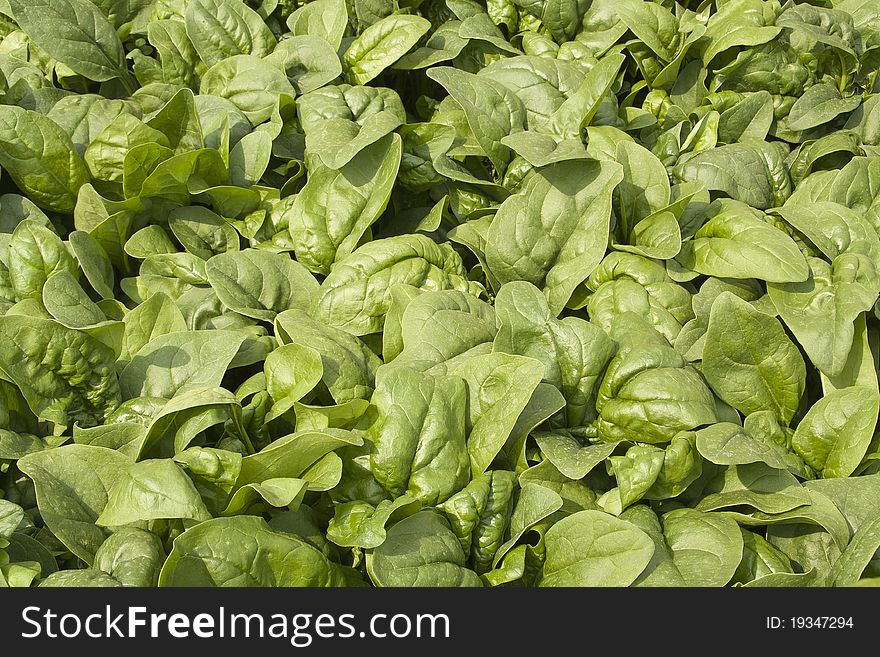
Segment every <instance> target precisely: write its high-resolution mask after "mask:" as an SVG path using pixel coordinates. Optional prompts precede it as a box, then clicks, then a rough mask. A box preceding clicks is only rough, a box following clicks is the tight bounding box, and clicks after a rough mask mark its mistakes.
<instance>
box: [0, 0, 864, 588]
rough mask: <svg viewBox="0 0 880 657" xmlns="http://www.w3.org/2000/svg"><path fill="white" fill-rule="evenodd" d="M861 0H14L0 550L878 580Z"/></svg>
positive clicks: (543, 581)
mask: <svg viewBox="0 0 880 657" xmlns="http://www.w3.org/2000/svg"><path fill="white" fill-rule="evenodd" d="M878 70H880V3H877V2H875V1H874V0H824V1H819V2H817V1H815V0H811V2H809V3H808V2H800V1H796V0H786V1H785V2H782V1H781V0H677V1H676V0H656V1H651V0H584V1H582V2H569V3H559V2H553V0H529V1H526V0H489V1H488V2H481V1H479V0H424V1H423V2H408V3H398V2H397V1H396V0H387V1H381V2H376V1H374V0H369V1H368V0H345V1H343V0H302V1H297V2H278V1H277V0H266V1H264V2H250V1H248V2H244V1H242V0H186V1H184V0H137V1H129V2H114V1H112V0H110V1H102V2H97V1H90V0H38V1H36V2H34V1H29V2H25V0H4V1H3V2H0V169H2V176H0V187H2V189H0V584H2V585H4V586H6V585H8V586H192V585H204V586H214V585H217V586H363V585H372V586H423V585H427V586H572V585H575V586H630V585H632V586H848V585H873V584H876V583H877V582H878V581H880V553H878V548H880V532H878V531H877V529H876V528H877V526H878V523H880V512H878V508H880V439H878V434H877V420H878V412H880V389H878V357H880V332H878V331H880V304H878V293H880V200H878V199H880V82H878V79H877V78H878Z"/></svg>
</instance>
